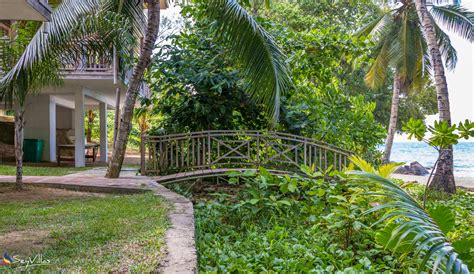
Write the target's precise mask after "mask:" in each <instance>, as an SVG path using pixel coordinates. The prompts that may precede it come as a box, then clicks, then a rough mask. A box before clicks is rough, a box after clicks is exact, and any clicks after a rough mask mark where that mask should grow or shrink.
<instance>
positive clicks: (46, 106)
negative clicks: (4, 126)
mask: <svg viewBox="0 0 474 274" xmlns="http://www.w3.org/2000/svg"><path fill="white" fill-rule="evenodd" d="M25 109H26V111H25V121H26V125H25V139H42V140H44V148H43V158H42V160H43V161H51V162H54V161H56V104H55V102H54V100H53V98H52V97H51V96H50V95H42V94H39V95H35V96H30V97H29V98H28V99H27V101H26V107H25Z"/></svg>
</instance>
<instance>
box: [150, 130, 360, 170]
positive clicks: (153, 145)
mask: <svg viewBox="0 0 474 274" xmlns="http://www.w3.org/2000/svg"><path fill="white" fill-rule="evenodd" d="M351 154H352V152H351V151H349V150H345V149H342V148H339V147H336V146H334V145H330V144H327V143H324V142H320V141H316V140H313V139H309V138H305V137H302V136H298V135H293V134H287V133H280V132H270V131H251V130H249V131H238V130H221V131H217V130H216V131H214V130H211V131H201V132H192V133H183V134H171V135H163V136H143V137H142V155H141V160H142V161H141V162H142V163H141V172H142V174H147V175H168V174H175V173H179V172H186V171H194V170H204V169H222V168H229V169H232V168H235V169H237V168H258V167H260V166H261V167H265V168H267V169H272V170H283V171H296V172H297V171H299V170H300V166H301V165H307V166H310V167H313V168H314V169H322V170H325V169H327V168H329V167H331V166H332V168H334V169H337V170H342V169H343V168H344V167H345V166H346V165H347V163H348V157H349V156H350V155H351Z"/></svg>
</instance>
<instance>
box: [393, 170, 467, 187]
mask: <svg viewBox="0 0 474 274" xmlns="http://www.w3.org/2000/svg"><path fill="white" fill-rule="evenodd" d="M428 177H429V176H417V175H405V174H392V178H395V179H401V180H404V181H406V182H414V181H415V182H418V183H420V184H426V182H427V181H428ZM455 181H456V186H457V187H463V188H467V189H469V190H470V191H474V179H473V178H455Z"/></svg>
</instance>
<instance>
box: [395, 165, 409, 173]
mask: <svg viewBox="0 0 474 274" xmlns="http://www.w3.org/2000/svg"><path fill="white" fill-rule="evenodd" d="M393 173H397V174H411V170H410V167H409V166H401V167H399V168H397V169H396V170H395V172H393Z"/></svg>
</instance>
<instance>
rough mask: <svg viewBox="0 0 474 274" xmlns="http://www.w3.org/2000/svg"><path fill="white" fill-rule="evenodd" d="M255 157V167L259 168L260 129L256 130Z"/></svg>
mask: <svg viewBox="0 0 474 274" xmlns="http://www.w3.org/2000/svg"><path fill="white" fill-rule="evenodd" d="M255 158H256V159H257V163H256V166H257V169H260V131H257V155H256V157H255Z"/></svg>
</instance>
